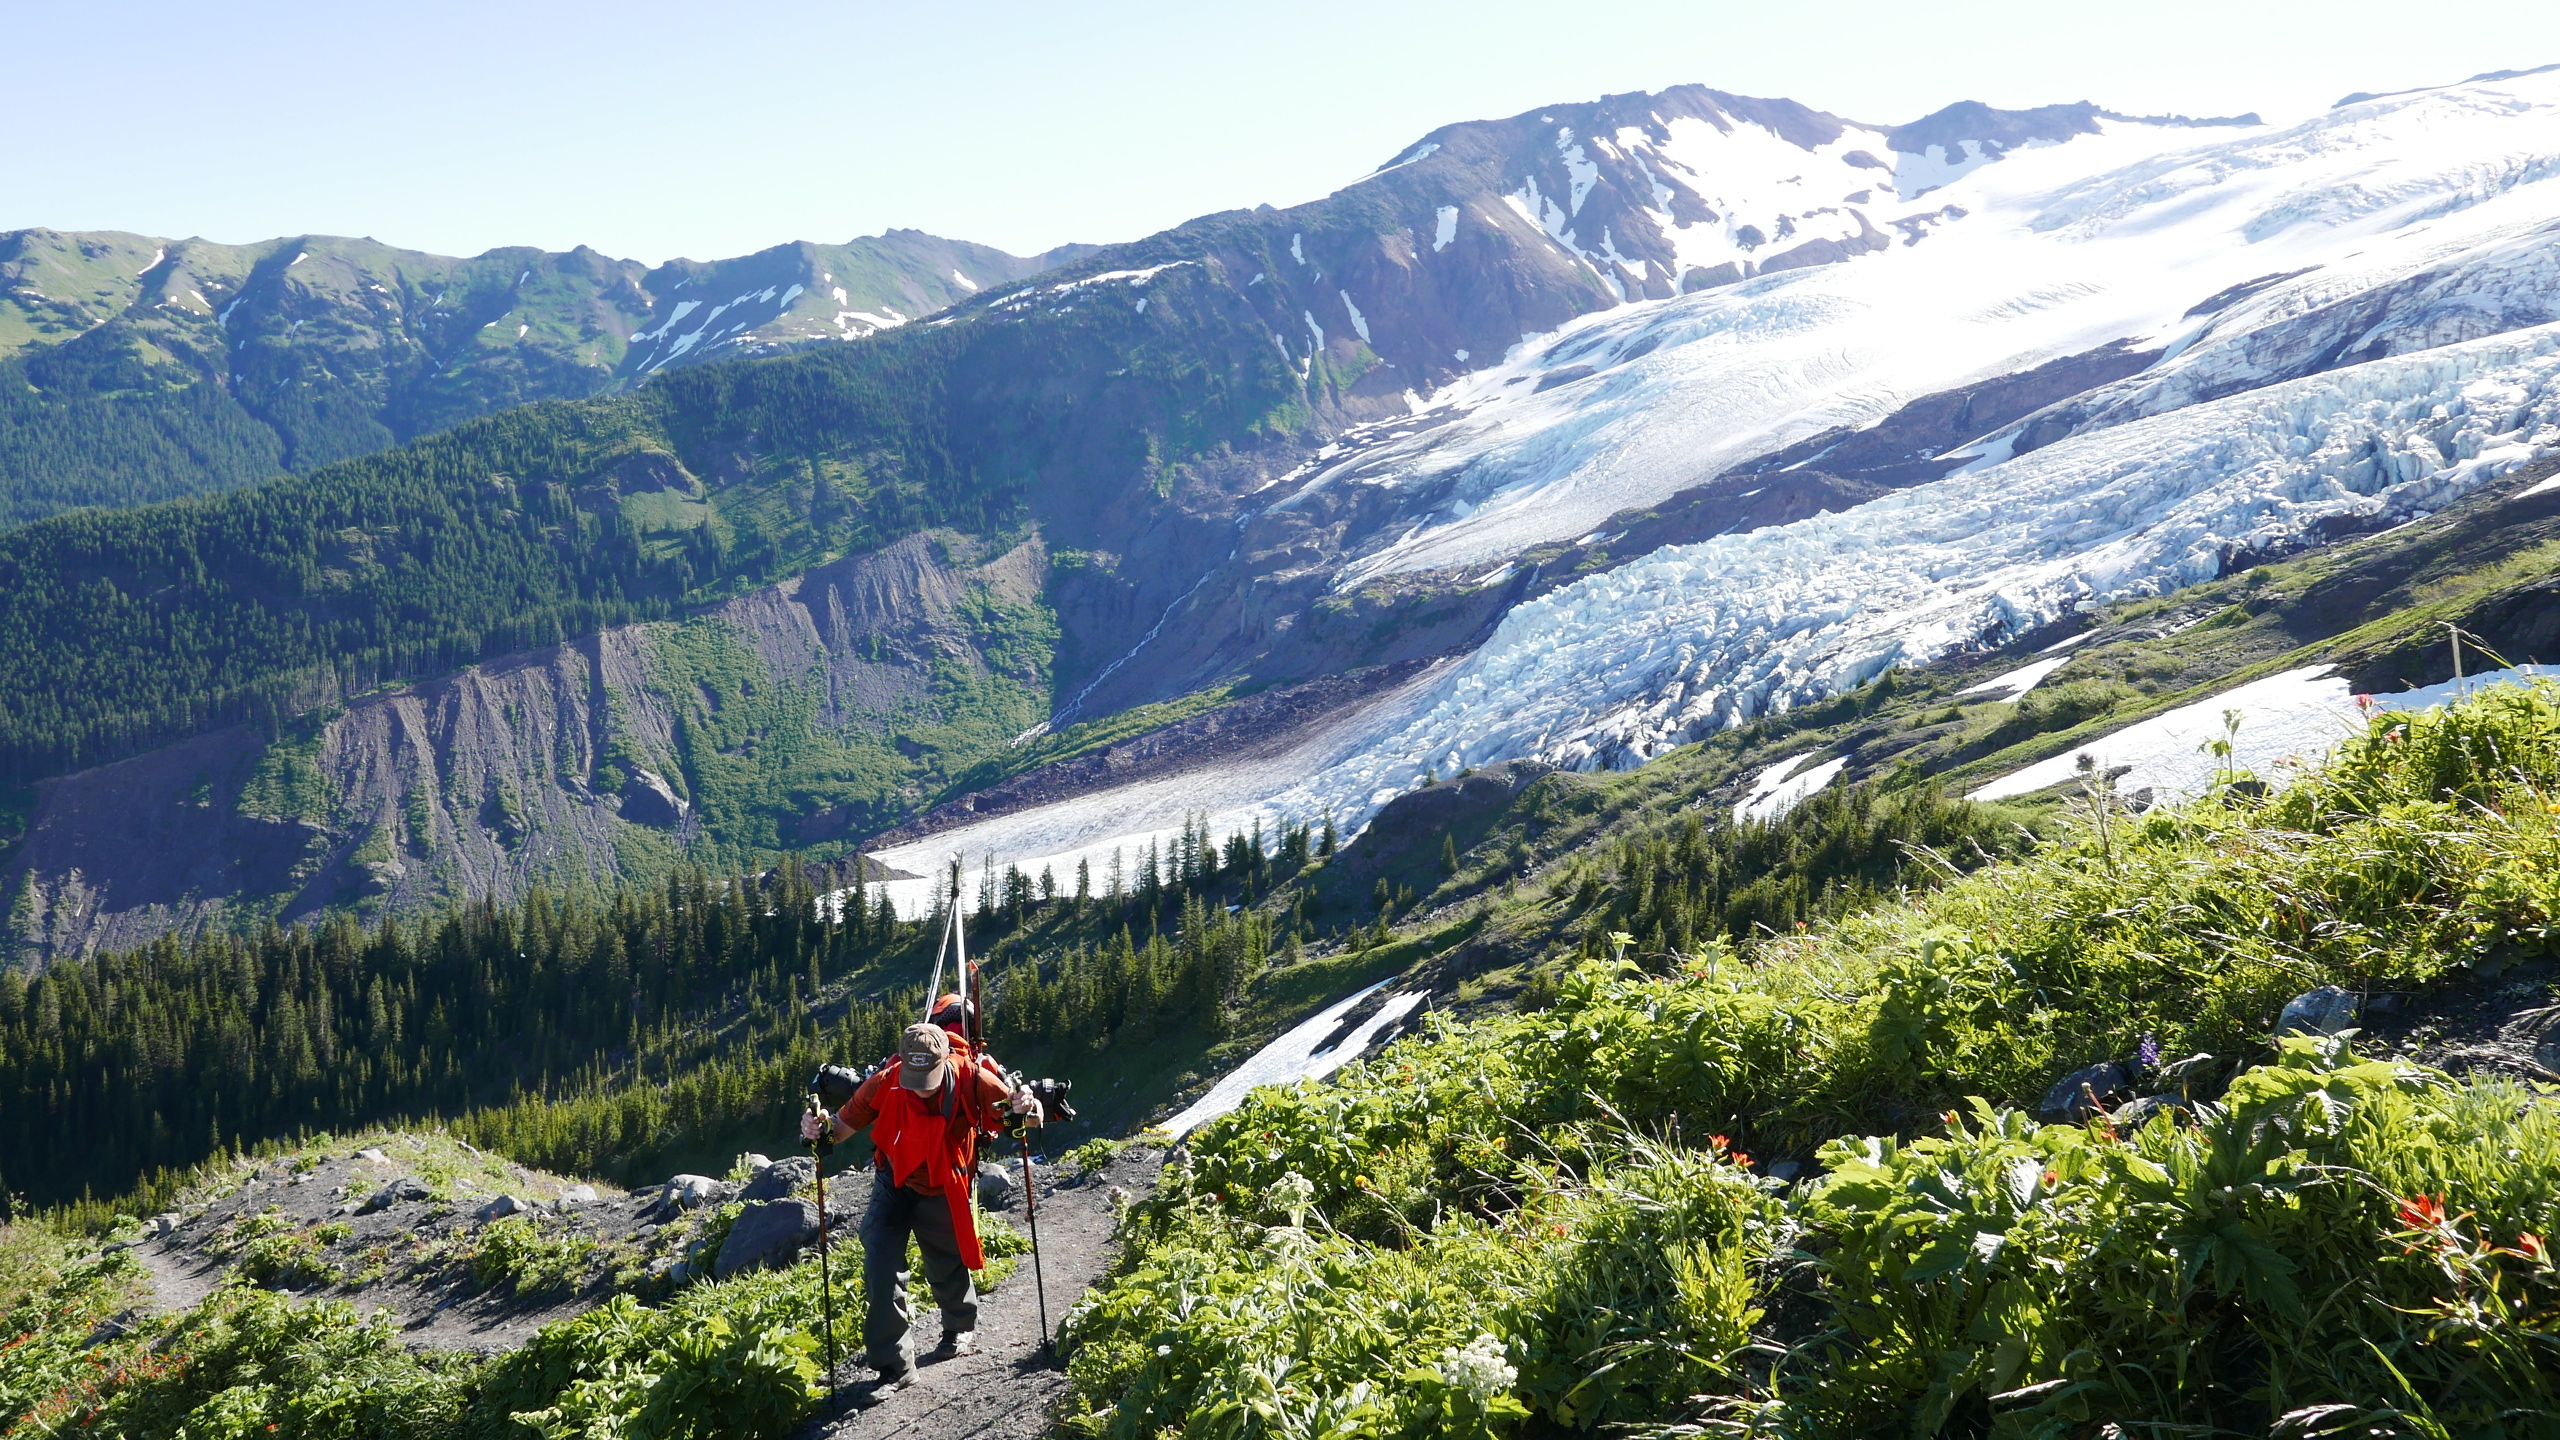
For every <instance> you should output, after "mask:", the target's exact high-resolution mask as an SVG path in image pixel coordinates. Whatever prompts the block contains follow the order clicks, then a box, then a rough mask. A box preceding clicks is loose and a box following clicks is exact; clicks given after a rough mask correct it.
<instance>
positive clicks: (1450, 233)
mask: <svg viewBox="0 0 2560 1440" xmlns="http://www.w3.org/2000/svg"><path fill="white" fill-rule="evenodd" d="M1457 238H1458V207H1457V206H1455V205H1443V206H1441V207H1440V228H1439V229H1438V230H1436V231H1434V232H1432V236H1431V248H1432V249H1433V250H1434V251H1440V250H1446V249H1448V248H1449V242H1450V241H1452V240H1455V239H1457Z"/></svg>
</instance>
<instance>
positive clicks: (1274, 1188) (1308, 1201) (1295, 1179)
mask: <svg viewBox="0 0 2560 1440" xmlns="http://www.w3.org/2000/svg"><path fill="white" fill-rule="evenodd" d="M1271 1203H1272V1205H1273V1206H1275V1207H1276V1208H1278V1209H1279V1210H1281V1211H1282V1212H1283V1213H1285V1214H1286V1215H1288V1217H1289V1223H1290V1224H1291V1225H1293V1226H1294V1225H1304V1224H1306V1223H1307V1210H1308V1207H1310V1206H1312V1205H1314V1204H1315V1203H1316V1182H1314V1181H1313V1180H1310V1179H1308V1178H1307V1177H1306V1176H1304V1175H1301V1174H1299V1173H1298V1172H1297V1171H1295V1170H1292V1171H1290V1172H1289V1173H1288V1174H1286V1175H1283V1176H1281V1177H1280V1178H1279V1179H1277V1180H1274V1181H1272V1182H1271Z"/></svg>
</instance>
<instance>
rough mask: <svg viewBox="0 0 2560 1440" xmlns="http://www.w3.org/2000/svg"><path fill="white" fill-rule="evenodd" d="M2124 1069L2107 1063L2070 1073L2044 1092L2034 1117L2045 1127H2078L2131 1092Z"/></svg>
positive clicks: (2116, 1064) (2129, 1078)
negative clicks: (2103, 1107) (2116, 1099)
mask: <svg viewBox="0 0 2560 1440" xmlns="http://www.w3.org/2000/svg"><path fill="white" fill-rule="evenodd" d="M2125 1069H2126V1067H2124V1066H2123V1065H2120V1064H2118V1063H2116V1062H2115V1061H2112V1060H2110V1061H2108V1062H2107V1063H2105V1064H2103V1065H2092V1066H2090V1067H2089V1068H2087V1069H2085V1070H2074V1071H2072V1072H2071V1073H2070V1074H2068V1075H2065V1076H2063V1077H2062V1078H2061V1079H2060V1080H2057V1081H2055V1082H2054V1085H2053V1088H2052V1089H2050V1090H2048V1091H2046V1092H2045V1094H2044V1103H2043V1104H2042V1105H2039V1106H2037V1107H2036V1118H2038V1119H2040V1120H2042V1121H2044V1123H2046V1124H2048V1125H2077V1124H2079V1123H2081V1122H2082V1121H2084V1120H2087V1119H2088V1118H2089V1117H2091V1116H2093V1115H2095V1114H2097V1113H2098V1111H2099V1108H2100V1107H2101V1106H2103V1105H2105V1104H2106V1103H2107V1102H2108V1101H2110V1100H2113V1099H2115V1098H2116V1097H2117V1096H2119V1095H2123V1094H2126V1093H2128V1092H2129V1091H2131V1090H2132V1088H2133V1080H2132V1077H2131V1076H2129V1075H2127V1074H2126V1073H2125Z"/></svg>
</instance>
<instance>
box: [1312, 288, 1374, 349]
mask: <svg viewBox="0 0 2560 1440" xmlns="http://www.w3.org/2000/svg"><path fill="white" fill-rule="evenodd" d="M1340 293H1341V295H1342V308H1343V309H1345V310H1348V311H1350V312H1351V329H1352V331H1353V332H1354V333H1355V334H1357V335H1358V336H1359V337H1360V343H1361V344H1363V345H1366V344H1368V343H1369V317H1367V316H1366V315H1363V314H1361V313H1360V307H1359V306H1357V305H1354V304H1352V303H1351V292H1350V291H1348V290H1344V291H1342V292H1340ZM1316 343H1317V344H1318V345H1322V344H1323V343H1324V342H1323V341H1322V340H1318V341H1317V342H1316Z"/></svg>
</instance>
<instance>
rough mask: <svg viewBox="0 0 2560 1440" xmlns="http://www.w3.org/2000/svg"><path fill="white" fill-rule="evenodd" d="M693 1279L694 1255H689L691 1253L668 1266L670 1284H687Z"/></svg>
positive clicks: (668, 1281)
mask: <svg viewBox="0 0 2560 1440" xmlns="http://www.w3.org/2000/svg"><path fill="white" fill-rule="evenodd" d="M692 1279H693V1257H692V1256H689V1255H688V1256H686V1257H685V1258H684V1259H682V1260H679V1261H677V1262H676V1263H674V1264H673V1265H670V1266H668V1267H667V1283H668V1284H670V1285H682V1284H686V1283H687V1282H689V1281H691V1280H692Z"/></svg>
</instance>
